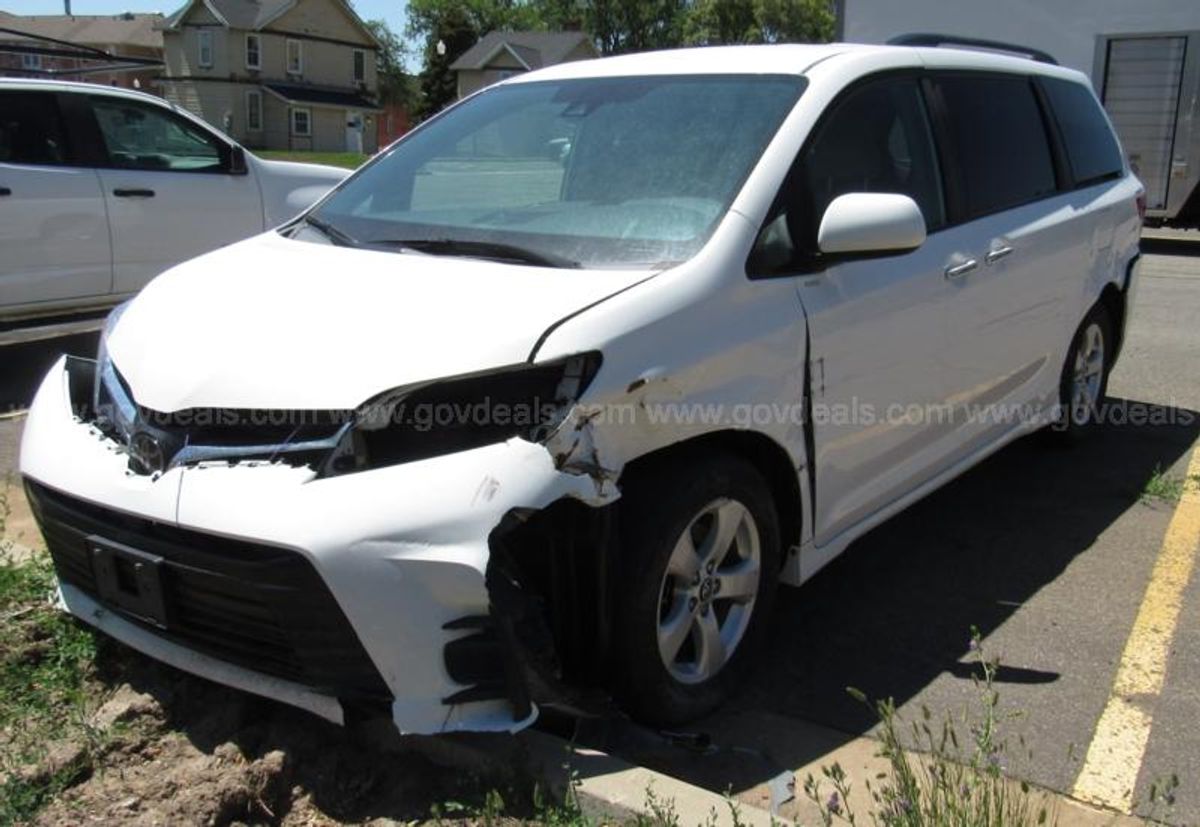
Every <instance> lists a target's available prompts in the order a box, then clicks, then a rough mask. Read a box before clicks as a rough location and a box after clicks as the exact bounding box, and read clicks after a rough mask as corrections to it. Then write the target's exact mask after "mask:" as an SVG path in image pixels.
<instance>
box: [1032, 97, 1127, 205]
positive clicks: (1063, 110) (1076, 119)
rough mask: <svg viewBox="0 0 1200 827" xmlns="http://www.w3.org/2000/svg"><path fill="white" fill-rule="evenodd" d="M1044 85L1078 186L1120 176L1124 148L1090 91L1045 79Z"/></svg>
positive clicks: (1122, 167)
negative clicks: (1118, 141) (1122, 148)
mask: <svg viewBox="0 0 1200 827" xmlns="http://www.w3.org/2000/svg"><path fill="white" fill-rule="evenodd" d="M1041 82H1042V88H1043V89H1045V90H1046V97H1047V98H1048V99H1049V101H1050V108H1051V109H1053V110H1054V120H1055V122H1057V123H1058V129H1059V132H1060V133H1061V134H1062V139H1063V143H1064V144H1065V145H1066V150H1067V159H1068V161H1069V162H1070V165H1071V178H1072V179H1073V180H1074V182H1075V185H1076V186H1085V185H1087V184H1093V183H1096V182H1097V181H1103V180H1105V179H1109V178H1116V177H1118V176H1120V175H1121V172H1122V170H1123V169H1124V163H1123V161H1122V159H1121V147H1120V145H1119V144H1118V143H1117V139H1116V138H1115V137H1114V136H1113V133H1112V129H1111V128H1110V127H1109V125H1108V119H1107V118H1105V117H1104V112H1103V110H1101V108H1100V102H1099V101H1098V100H1096V96H1095V95H1093V94H1092V92H1091V90H1090V89H1088V88H1087V87H1086V86H1083V85H1082V84H1079V83H1072V82H1071V81H1069V80H1061V79H1059V78H1043V79H1042V81H1041Z"/></svg>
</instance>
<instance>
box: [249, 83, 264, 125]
mask: <svg viewBox="0 0 1200 827" xmlns="http://www.w3.org/2000/svg"><path fill="white" fill-rule="evenodd" d="M246 131H247V132H261V131H262V92H259V91H258V90H257V89H251V90H250V91H248V92H247V93H246Z"/></svg>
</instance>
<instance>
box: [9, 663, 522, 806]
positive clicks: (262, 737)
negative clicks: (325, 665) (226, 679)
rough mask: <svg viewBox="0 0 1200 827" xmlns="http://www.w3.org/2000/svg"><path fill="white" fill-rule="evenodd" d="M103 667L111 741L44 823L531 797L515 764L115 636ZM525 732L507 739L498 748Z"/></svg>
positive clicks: (103, 715)
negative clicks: (211, 675)
mask: <svg viewBox="0 0 1200 827" xmlns="http://www.w3.org/2000/svg"><path fill="white" fill-rule="evenodd" d="M97 665H98V667H99V669H98V674H97V678H98V683H99V684H100V685H104V686H114V685H115V687H116V688H115V690H112V693H111V697H110V699H109V700H108V701H107V702H105V703H104V704H102V705H101V706H100V707H99V708H98V710H97V711H96V713H95V714H94V715H93V717H92V720H93V721H94V722H95V723H96V725H97V727H103V728H104V732H106V733H107V734H108V735H109V736H110V739H109V741H108V743H107V745H106V747H105V749H104V750H103V755H102V756H101V757H99V759H98V760H96V761H95V762H94V768H93V769H92V771H91V772H90V773H89V774H88V775H87V777H86V778H82V779H80V780H79V781H78V782H77V783H74V784H72V785H70V786H68V787H67V788H66V789H64V790H63V791H62V792H61V793H60V794H59V795H57V796H56V797H55V798H54V800H53V801H51V802H50V803H49V804H48V805H47V806H46V807H45V808H43V809H42V810H41V811H40V812H38V813H37V815H36V816H35V817H34V818H33V820H32V823H34V824H41V825H62V826H63V827H65V826H66V825H77V824H80V823H112V822H115V821H120V822H121V823H126V824H131V825H162V824H204V825H226V824H235V823H249V824H273V825H274V824H278V825H326V824H344V823H353V824H361V823H376V824H389V823H392V822H393V821H399V822H412V821H422V820H425V819H428V818H430V817H431V815H432V814H435V813H437V812H438V811H439V810H440V808H443V807H445V806H446V803H447V802H453V803H455V804H457V803H458V802H465V803H464V804H463V805H462V806H463V807H464V808H466V809H470V810H476V809H479V808H481V807H483V806H484V805H485V800H486V796H487V791H490V790H494V789H502V790H505V795H506V798H507V799H508V800H509V801H511V802H514V803H515V802H519V801H522V800H530V801H531V800H532V799H531V798H530V795H531V786H530V784H529V783H528V782H527V781H526V780H525V779H523V778H521V777H520V776H519V775H517V774H516V773H515V772H513V771H512V770H511V768H501V767H499V766H497V767H494V768H482V769H481V768H473V769H471V770H467V771H464V770H462V769H461V768H454V767H448V766H445V765H441V764H438V763H435V762H434V761H432V760H430V758H429V757H428V756H426V755H424V754H422V752H421V748H420V746H419V745H418V744H409V743H407V742H406V741H404V740H402V739H390V738H387V737H381V736H380V733H381V732H383V731H385V730H384V728H385V724H384V723H383V722H377V723H373V724H369V725H362V726H360V727H358V728H355V729H345V728H342V727H338V726H334V725H332V724H329V723H326V722H324V721H322V720H320V719H317V718H315V717H313V716H311V715H309V714H307V713H304V712H301V711H299V710H293V709H291V708H288V707H285V706H283V705H280V704H277V703H274V702H271V701H268V700H265V699H259V698H256V697H254V696H251V695H247V694H245V693H241V692H238V691H235V690H231V689H227V688H225V687H222V686H218V685H216V684H212V683H209V682H207V681H204V680H201V679H199V678H194V677H192V676H189V675H186V674H184V673H181V672H178V671H177V670H174V669H172V668H170V667H166V666H163V665H161V664H158V663H155V662H153V661H150V660H149V659H147V658H144V657H142V656H140V655H138V654H136V653H134V652H131V651H129V650H127V649H124V647H121V646H120V645H119V644H117V643H115V642H110V641H102V642H101V644H100V646H99V649H98V655H97ZM369 734H373V735H375V736H376V737H374V738H371V737H368V735H369ZM381 741H382V742H383V743H382V744H381V743H380V742H381ZM514 743H515V742H510V743H509V744H508V745H507V746H506V745H504V744H499V743H498V746H499V754H500V755H503V754H504V753H505V752H506V751H510V750H511V748H512V744H514Z"/></svg>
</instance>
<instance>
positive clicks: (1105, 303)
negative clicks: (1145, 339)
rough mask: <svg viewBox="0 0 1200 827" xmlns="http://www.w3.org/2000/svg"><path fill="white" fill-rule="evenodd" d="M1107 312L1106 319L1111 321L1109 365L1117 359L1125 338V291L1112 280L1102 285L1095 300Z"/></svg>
mask: <svg viewBox="0 0 1200 827" xmlns="http://www.w3.org/2000/svg"><path fill="white" fill-rule="evenodd" d="M1096 304H1098V305H1100V306H1101V307H1103V308H1104V309H1105V311H1107V312H1108V320H1109V321H1110V322H1112V330H1113V338H1114V339H1116V341H1115V342H1114V343H1113V348H1112V351H1111V352H1112V357H1111V359H1110V365H1111V364H1112V363H1114V362H1116V360H1117V354H1118V353H1120V351H1121V344H1122V343H1123V342H1124V340H1125V293H1124V292H1123V291H1122V290H1121V289H1120V288H1119V287H1117V286H1116V285H1115V284H1113V283H1112V282H1109V283H1108V284H1106V285H1105V286H1104V290H1103V291H1101V293H1100V299H1099V300H1098V301H1097V302H1096Z"/></svg>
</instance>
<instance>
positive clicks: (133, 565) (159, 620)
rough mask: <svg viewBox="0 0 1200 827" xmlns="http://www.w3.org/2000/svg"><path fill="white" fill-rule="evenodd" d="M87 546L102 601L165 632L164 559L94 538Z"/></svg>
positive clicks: (90, 538)
mask: <svg viewBox="0 0 1200 827" xmlns="http://www.w3.org/2000/svg"><path fill="white" fill-rule="evenodd" d="M85 542H86V543H87V548H88V551H89V553H90V555H91V558H92V573H93V574H94V575H95V577H96V591H97V592H98V593H99V596H100V599H101V601H102V602H105V603H108V604H109V605H111V606H114V607H116V608H117V609H120V610H121V611H123V612H126V613H128V614H131V615H134V616H136V617H138V618H140V619H142V620H144V621H147V622H149V623H152V624H153V625H155V626H157V627H159V628H160V629H166V628H167V604H166V599H165V597H164V594H163V558H161V557H159V556H158V555H156V554H149V553H147V552H145V551H139V550H138V549H135V548H130V547H129V546H126V545H123V544H121V543H115V542H113V541H112V540H106V539H104V538H103V537H96V536H94V535H93V536H91V537H88V538H87V539H86V541H85Z"/></svg>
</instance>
